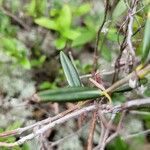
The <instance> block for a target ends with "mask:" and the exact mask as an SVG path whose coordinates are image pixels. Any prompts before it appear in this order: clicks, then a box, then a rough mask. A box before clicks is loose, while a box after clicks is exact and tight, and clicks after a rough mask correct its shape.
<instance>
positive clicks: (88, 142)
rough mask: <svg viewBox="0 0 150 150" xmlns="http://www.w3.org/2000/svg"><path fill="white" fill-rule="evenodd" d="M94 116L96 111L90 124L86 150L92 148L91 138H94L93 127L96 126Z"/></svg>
mask: <svg viewBox="0 0 150 150" xmlns="http://www.w3.org/2000/svg"><path fill="white" fill-rule="evenodd" d="M96 114H97V112H96V111H95V112H93V117H92V122H91V125H90V130H89V136H88V140H87V150H92V149H93V148H92V147H93V136H94V131H95V126H96Z"/></svg>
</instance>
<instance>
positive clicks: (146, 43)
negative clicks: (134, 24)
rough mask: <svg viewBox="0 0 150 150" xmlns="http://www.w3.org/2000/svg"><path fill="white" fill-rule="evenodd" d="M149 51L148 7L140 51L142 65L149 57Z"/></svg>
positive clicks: (149, 13)
mask: <svg viewBox="0 0 150 150" xmlns="http://www.w3.org/2000/svg"><path fill="white" fill-rule="evenodd" d="M149 51H150V7H149V11H148V16H147V21H146V25H145V31H144V39H143V49H142V62H143V63H144V62H145V61H146V60H147V58H148V55H149Z"/></svg>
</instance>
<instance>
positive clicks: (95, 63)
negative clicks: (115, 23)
mask: <svg viewBox="0 0 150 150" xmlns="http://www.w3.org/2000/svg"><path fill="white" fill-rule="evenodd" d="M108 8H109V0H106V5H105V12H104V19H103V22H102V24H101V26H100V27H99V29H98V32H97V37H96V44H95V49H94V61H93V72H96V70H97V65H98V62H97V61H98V45H99V40H100V34H101V31H102V29H103V27H104V24H105V22H106V18H107V13H108Z"/></svg>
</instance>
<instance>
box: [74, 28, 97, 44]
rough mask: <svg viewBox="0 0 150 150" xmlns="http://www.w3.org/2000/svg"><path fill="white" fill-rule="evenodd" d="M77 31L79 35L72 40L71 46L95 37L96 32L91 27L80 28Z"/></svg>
mask: <svg viewBox="0 0 150 150" xmlns="http://www.w3.org/2000/svg"><path fill="white" fill-rule="evenodd" d="M79 31H80V35H79V36H78V37H77V38H76V39H75V40H73V42H72V46H73V47H76V46H81V45H84V44H86V43H88V42H91V41H92V40H93V39H94V38H95V34H96V32H95V30H93V29H90V28H80V29H79Z"/></svg>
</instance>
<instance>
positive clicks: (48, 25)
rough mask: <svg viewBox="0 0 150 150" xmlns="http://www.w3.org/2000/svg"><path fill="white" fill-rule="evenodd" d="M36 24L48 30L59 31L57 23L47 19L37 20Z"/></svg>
mask: <svg viewBox="0 0 150 150" xmlns="http://www.w3.org/2000/svg"><path fill="white" fill-rule="evenodd" d="M35 23H36V24H38V25H40V26H42V27H44V28H47V29H51V30H58V26H57V24H56V22H55V21H54V20H51V19H49V18H46V17H41V18H37V19H35Z"/></svg>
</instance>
